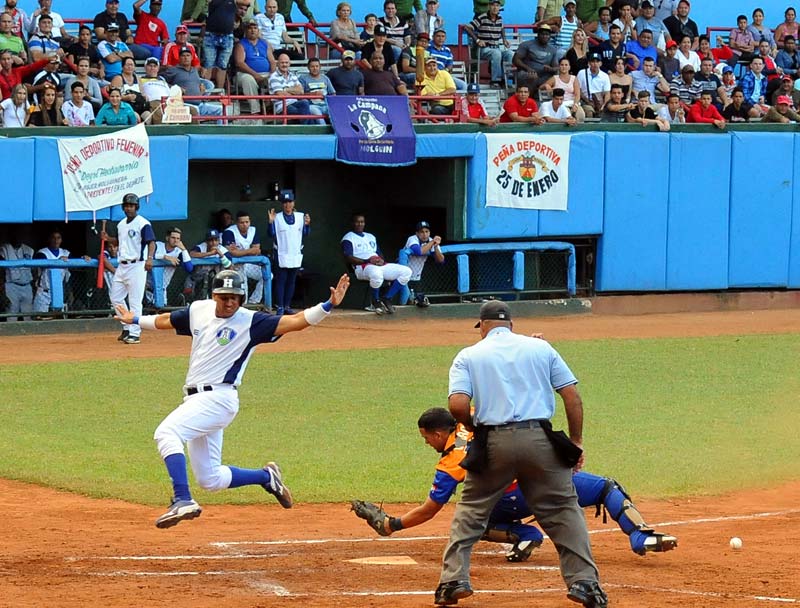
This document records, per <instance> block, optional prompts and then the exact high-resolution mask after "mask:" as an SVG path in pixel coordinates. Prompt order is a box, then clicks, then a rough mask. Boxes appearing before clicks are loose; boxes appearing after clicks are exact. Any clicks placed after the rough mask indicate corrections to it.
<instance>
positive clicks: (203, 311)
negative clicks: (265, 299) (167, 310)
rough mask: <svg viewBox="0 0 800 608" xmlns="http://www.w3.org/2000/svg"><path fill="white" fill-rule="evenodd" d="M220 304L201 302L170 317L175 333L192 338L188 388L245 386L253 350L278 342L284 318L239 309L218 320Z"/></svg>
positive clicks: (187, 378)
mask: <svg viewBox="0 0 800 608" xmlns="http://www.w3.org/2000/svg"><path fill="white" fill-rule="evenodd" d="M215 311H216V302H214V300H201V301H198V302H193V303H192V304H191V305H190V306H189V307H188V308H184V309H181V310H176V311H175V312H173V313H171V314H170V322H171V323H172V326H173V327H174V328H175V332H176V333H177V334H179V335H182V336H192V353H191V355H190V357H189V371H188V372H187V373H186V385H187V386H195V385H198V384H233V385H234V386H238V385H239V384H241V383H242V376H243V375H244V371H245V368H246V367H247V363H248V362H249V361H250V357H251V355H252V354H253V349H254V348H255V347H256V346H257V345H259V344H263V343H264V342H274V341H275V340H277V339H278V337H279V336H276V335H275V329H276V328H277V326H278V322H279V321H280V317H278V316H274V315H270V314H267V313H263V312H254V311H252V310H248V309H246V308H239V310H237V311H236V313H235V314H234V315H233V316H231V317H227V318H221V317H217V316H216V312H215Z"/></svg>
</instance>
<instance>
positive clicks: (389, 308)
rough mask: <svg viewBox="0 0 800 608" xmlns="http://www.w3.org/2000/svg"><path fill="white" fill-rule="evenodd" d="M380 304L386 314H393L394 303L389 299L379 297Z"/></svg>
mask: <svg viewBox="0 0 800 608" xmlns="http://www.w3.org/2000/svg"><path fill="white" fill-rule="evenodd" d="M381 306H383V309H384V310H385V311H386V314H388V315H393V314H394V304H392V302H391V300H388V299H386V298H381Z"/></svg>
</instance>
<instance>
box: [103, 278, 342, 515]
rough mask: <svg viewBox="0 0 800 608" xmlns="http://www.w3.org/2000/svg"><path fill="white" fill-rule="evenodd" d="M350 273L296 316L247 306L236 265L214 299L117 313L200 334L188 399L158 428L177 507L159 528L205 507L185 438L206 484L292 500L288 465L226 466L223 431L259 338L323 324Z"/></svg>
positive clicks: (285, 502)
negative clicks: (192, 483)
mask: <svg viewBox="0 0 800 608" xmlns="http://www.w3.org/2000/svg"><path fill="white" fill-rule="evenodd" d="M349 285H350V279H349V278H348V276H347V275H343V276H342V277H341V278H340V279H339V282H338V284H337V285H336V287H331V288H330V291H331V295H330V298H329V299H328V300H327V301H326V302H321V303H320V304H317V305H316V306H312V307H311V308H307V309H305V310H304V311H302V312H298V313H296V314H294V315H283V316H280V317H279V316H276V315H270V314H267V313H263V312H254V311H252V310H248V309H246V308H243V307H242V301H243V300H244V298H245V295H246V284H245V278H244V277H243V276H242V275H240V274H239V273H238V272H236V271H235V270H223V271H221V272H219V273H217V275H216V276H215V277H214V280H213V282H212V289H211V298H212V299H211V300H200V301H197V302H193V303H192V304H191V305H190V306H188V307H186V308H184V309H181V310H176V311H173V312H168V313H162V314H160V315H147V316H143V317H139V316H138V315H135V314H134V313H133V312H131V311H129V310H127V309H126V308H125V306H123V305H122V304H117V306H116V309H117V316H116V317H114V318H115V319H117V320H119V321H120V322H122V323H127V324H129V325H135V326H137V327H141V328H144V329H174V330H175V332H176V333H177V334H179V335H184V336H192V352H191V354H190V356H189V371H188V372H187V374H186V384H185V386H184V387H183V393H184V395H185V397H184V399H183V403H182V404H181V405H180V406H178V407H177V408H176V409H175V410H173V411H172V413H171V414H169V415H168V416H167V417H166V418H165V419H164V421H163V422H162V423H161V424H160V425H159V426H158V428H157V429H156V432H155V435H154V439H155V441H156V444H157V445H158V450H159V452H160V453H161V457H162V458H163V459H164V464H165V465H166V467H167V472H168V473H169V476H170V479H171V480H172V487H173V491H174V496H173V499H172V504H171V505H170V507H169V510H168V511H167V512H166V513H164V514H163V515H162V516H161V517H159V518H158V519H157V520H156V527H158V528H170V527H172V526H174V525H176V524H178V523H180V522H181V521H183V520H184V519H194V518H195V517H198V516H199V515H200V513H201V511H202V509H201V507H200V505H198V504H197V502H195V501H194V500H193V499H192V495H191V492H190V491H189V480H188V474H187V470H186V456H185V455H184V451H183V444H186V445H187V446H188V448H189V459H190V461H191V464H192V471H193V472H194V476H195V479H196V480H197V482H198V483H199V484H200V487H202V488H203V489H205V490H211V491H216V490H224V489H225V488H238V487H240V486H247V485H260V486H262V487H263V488H264V489H265V490H266V491H267V492H269V493H270V494H272V495H273V496H275V498H277V499H278V502H279V503H280V504H281V506H282V507H284V508H285V509H289V508H291V506H292V494H291V492H290V491H289V488H287V487H286V486H285V485H284V483H283V479H282V476H281V470H280V467H278V465H277V463H274V462H269V463H267V464H266V465H265V466H264V467H263V468H261V469H241V468H239V467H234V466H229V465H223V464H222V434H223V431H224V429H225V427H227V426H228V425H229V424H230V423H231V422H232V421H233V419H234V418H235V417H236V414H237V412H238V411H239V394H238V393H237V387H238V386H239V385H240V384H241V382H242V377H243V376H244V371H245V368H246V367H247V363H248V361H249V360H250V356H251V355H252V354H253V349H254V348H255V347H256V346H257V345H258V344H263V343H265V342H274V341H275V340H277V339H278V338H279V337H280V336H282V335H284V334H287V333H289V332H293V331H301V330H303V329H305V328H306V327H309V326H311V325H317V324H318V323H320V322H321V321H322V320H323V319H325V317H327V316H328V315H330V313H331V310H332V309H333V307H334V306H337V305H338V304H341V302H342V299H343V298H344V295H345V293H346V292H347V288H348V287H349Z"/></svg>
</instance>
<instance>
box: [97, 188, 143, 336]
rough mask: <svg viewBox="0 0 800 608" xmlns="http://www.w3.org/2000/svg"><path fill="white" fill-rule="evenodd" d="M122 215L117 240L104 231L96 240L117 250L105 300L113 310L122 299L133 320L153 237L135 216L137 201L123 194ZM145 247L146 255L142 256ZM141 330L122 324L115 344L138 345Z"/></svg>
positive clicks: (139, 309) (138, 308) (137, 312)
mask: <svg viewBox="0 0 800 608" xmlns="http://www.w3.org/2000/svg"><path fill="white" fill-rule="evenodd" d="M122 212H123V213H124V214H125V219H124V220H121V221H120V222H119V223H118V224H117V237H116V238H114V237H111V236H109V235H108V234H107V233H106V231H105V230H103V231H102V232H101V233H100V238H101V239H104V240H105V241H106V242H108V243H111V244H112V245H113V246H116V247H117V248H118V251H117V256H118V262H119V265H118V266H117V270H116V272H115V273H114V280H113V281H112V282H111V290H110V293H109V297H110V298H111V303H112V304H113V305H114V307H115V308H116V307H117V306H124V303H125V298H126V297H127V298H128V304H129V305H130V307H131V311H133V314H134V315H136V316H139V315H141V314H142V301H143V300H144V288H145V284H146V283H147V273H148V271H150V270H152V268H153V257H154V256H155V253H156V235H155V233H154V232H153V227H152V226H151V225H150V222H149V221H147V220H146V219H145V218H144V217H143V216H141V215H138V213H139V197H138V196H136V195H135V194H126V195H125V196H123V197H122ZM145 245H146V246H147V254H145ZM141 333H142V330H141V328H140V327H139V326H138V325H136V324H123V326H122V333H121V334H120V335H119V337H118V338H117V340H119V341H120V342H124V343H125V344H139V342H140V341H141V339H140V337H139V336H140V335H141Z"/></svg>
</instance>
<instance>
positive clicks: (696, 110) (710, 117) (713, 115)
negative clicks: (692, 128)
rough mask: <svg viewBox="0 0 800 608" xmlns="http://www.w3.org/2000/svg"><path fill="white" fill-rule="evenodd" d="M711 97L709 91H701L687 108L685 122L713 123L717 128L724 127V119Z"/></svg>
mask: <svg viewBox="0 0 800 608" xmlns="http://www.w3.org/2000/svg"><path fill="white" fill-rule="evenodd" d="M712 99H713V98H712V95H711V91H703V93H702V94H701V95H700V99H699V100H697V101H696V102H695V103H693V104H692V107H691V108H690V109H689V115H688V116H687V117H686V122H695V123H701V124H709V125H714V126H715V127H717V129H724V128H725V119H724V118H722V115H721V114H720V113H719V110H717V108H715V107H714V105H713V104H712V103H711V101H712Z"/></svg>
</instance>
